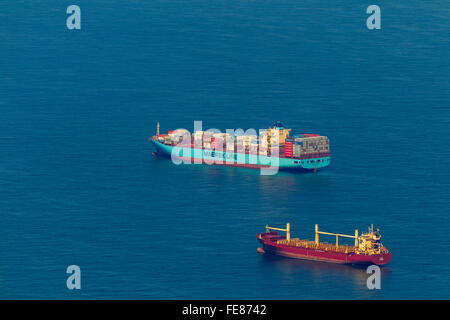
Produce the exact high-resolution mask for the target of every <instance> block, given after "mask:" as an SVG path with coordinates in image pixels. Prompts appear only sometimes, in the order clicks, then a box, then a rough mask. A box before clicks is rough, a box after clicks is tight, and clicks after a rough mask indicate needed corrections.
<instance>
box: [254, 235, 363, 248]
mask: <svg viewBox="0 0 450 320" xmlns="http://www.w3.org/2000/svg"><path fill="white" fill-rule="evenodd" d="M259 238H260V239H261V240H263V241H264V242H272V243H275V244H278V245H285V246H288V247H293V248H305V249H316V250H323V251H331V252H339V253H352V252H355V251H356V248H355V246H349V245H339V246H337V247H336V245H335V244H332V243H328V242H319V244H318V245H317V244H316V243H315V242H314V241H309V240H307V239H300V238H291V239H290V241H288V240H287V239H286V237H285V236H282V235H279V234H278V233H277V232H269V233H262V234H260V235H259Z"/></svg>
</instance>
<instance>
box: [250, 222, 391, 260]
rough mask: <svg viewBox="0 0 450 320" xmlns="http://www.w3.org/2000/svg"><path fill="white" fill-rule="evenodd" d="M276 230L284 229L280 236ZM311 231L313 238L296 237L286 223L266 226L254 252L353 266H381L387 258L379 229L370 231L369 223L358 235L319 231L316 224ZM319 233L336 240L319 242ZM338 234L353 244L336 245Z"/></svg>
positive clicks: (389, 258) (388, 254)
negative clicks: (293, 236)
mask: <svg viewBox="0 0 450 320" xmlns="http://www.w3.org/2000/svg"><path fill="white" fill-rule="evenodd" d="M272 230H276V231H272ZM277 231H284V232H286V234H285V235H280V234H278V232H277ZM315 233H316V234H315V241H308V240H300V239H299V238H291V235H290V224H289V223H288V224H287V225H286V229H281V228H273V227H269V226H267V225H266V232H264V233H261V234H258V235H256V237H257V238H258V240H259V242H261V244H262V246H263V247H262V248H258V252H260V253H269V254H274V255H278V256H283V257H289V258H296V259H304V260H314V261H323V262H332V263H341V264H355V265H372V264H376V265H383V264H386V263H388V262H389V261H390V260H391V253H390V252H389V251H388V250H387V249H386V248H385V247H384V246H383V245H382V243H381V241H380V239H381V235H380V232H379V230H376V231H373V225H372V226H371V227H370V228H369V231H368V232H367V233H362V234H361V235H358V230H355V235H345V234H338V233H330V232H323V231H319V226H318V225H317V224H316V227H315ZM320 234H325V235H331V236H335V237H336V243H335V244H329V243H327V242H319V235H320ZM339 237H346V238H354V239H355V244H354V246H349V245H340V244H339V239H338V238H339Z"/></svg>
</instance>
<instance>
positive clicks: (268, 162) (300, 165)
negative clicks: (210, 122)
mask: <svg viewBox="0 0 450 320" xmlns="http://www.w3.org/2000/svg"><path fill="white" fill-rule="evenodd" d="M181 131H183V130H182V129H181ZM184 131H185V132H184V133H183V132H181V133H183V134H180V130H175V131H168V132H167V133H166V134H160V132H159V123H158V125H157V132H156V135H154V136H152V137H150V138H149V141H151V142H152V143H153V145H154V146H155V148H156V152H154V153H153V154H154V155H161V156H165V157H171V158H172V159H173V157H174V155H175V157H176V158H178V159H180V160H182V161H183V162H184V163H207V164H216V165H226V166H237V167H246V168H264V167H268V168H269V167H271V166H273V165H274V162H276V166H277V168H278V169H281V170H300V171H316V170H317V169H319V168H323V167H326V166H328V165H329V164H330V162H331V157H330V141H329V139H328V137H326V136H321V135H318V134H306V133H303V134H293V135H291V134H290V131H291V129H287V128H285V127H284V126H283V124H282V123H281V122H279V121H277V122H275V123H274V125H273V126H272V127H270V128H268V129H265V130H260V132H259V136H257V135H247V134H232V135H231V134H228V133H213V132H210V131H196V132H194V133H193V134H190V133H189V132H187V130H184ZM174 148H177V149H176V150H174ZM274 160H276V161H274Z"/></svg>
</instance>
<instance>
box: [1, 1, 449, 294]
mask: <svg viewBox="0 0 450 320" xmlns="http://www.w3.org/2000/svg"><path fill="white" fill-rule="evenodd" d="M70 4H77V5H79V6H80V8H81V13H82V14H81V17H82V27H81V30H68V29H67V27H66V18H67V17H68V15H67V14H66V8H67V6H69V5H70ZM371 4H374V3H372V2H364V1H362V2H361V1H355V0H350V1H344V2H339V3H337V2H334V1H313V0H303V1H292V0H277V1H270V0H258V1H256V0H214V1H207V0H200V1H187V0H186V1H181V0H168V1H162V0H153V1H144V0H133V1H131V0H130V1H117V0H108V1H107V0H97V1H86V0H76V1H72V2H67V1H55V0H50V1H39V2H38V1H24V0H15V1H2V2H1V3H0V212H1V222H0V256H1V258H0V298H3V299H17V298H19V299H37V298H39V299H111V298H114V299H448V298H450V236H449V231H450V229H449V226H450V217H449V208H450V192H449V190H450V188H449V187H450V170H449V168H450V163H449V162H450V149H449V136H450V110H449V107H450V90H449V89H450V86H449V78H450V65H449V53H450V40H449V39H450V18H449V17H450V5H449V2H448V1H440V0H438V1H426V2H424V1H416V0H414V1H401V2H399V1H385V0H378V1H377V2H376V3H375V4H377V5H379V6H380V8H381V29H380V30H368V29H367V27H366V19H367V17H368V16H369V15H368V14H366V9H367V7H368V6H369V5H371ZM194 120H202V121H203V126H204V129H208V128H218V129H221V130H225V129H237V128H243V129H248V128H255V129H263V128H266V127H268V126H269V125H271V124H272V122H273V121H275V120H280V121H282V122H283V123H284V125H285V126H287V127H289V128H292V129H293V131H294V132H297V133H303V132H305V133H320V134H322V135H326V136H328V137H329V138H330V141H331V151H332V163H331V165H330V166H329V167H327V168H326V169H324V170H321V171H318V172H317V173H315V174H296V173H287V172H281V173H279V174H277V175H275V176H263V175H260V172H259V170H251V169H243V168H230V167H222V166H207V165H184V166H177V165H174V164H173V163H172V162H171V161H170V160H167V159H160V158H157V157H153V156H152V155H151V153H152V151H153V148H152V146H151V144H150V143H149V142H148V141H147V139H148V137H149V136H151V135H153V134H154V133H155V130H156V122H157V121H159V122H160V124H161V130H162V131H167V130H173V129H176V128H186V129H188V130H193V122H194ZM286 222H290V223H291V226H292V233H293V236H295V237H300V238H309V239H313V238H314V224H316V223H317V224H319V226H320V229H323V230H325V231H329V232H339V233H348V234H352V233H353V232H354V229H356V228H358V229H359V230H360V231H364V230H365V228H367V227H368V226H369V225H370V224H372V223H373V224H374V226H375V227H376V228H377V227H378V228H380V230H381V234H382V236H383V239H382V240H383V243H384V245H386V247H388V249H389V250H390V251H391V252H392V255H393V258H392V261H391V263H389V264H388V265H387V266H385V267H383V268H382V270H381V275H382V277H381V290H368V288H367V286H366V280H367V278H368V276H369V275H368V274H367V273H366V270H365V269H364V268H355V267H351V266H342V265H333V264H326V263H318V262H307V261H301V260H293V259H285V258H279V257H274V256H268V255H261V254H258V253H257V252H256V248H257V247H258V245H259V244H258V242H257V239H256V237H255V235H256V234H257V233H260V232H263V231H264V230H265V228H264V226H265V225H266V224H270V225H274V226H283V225H284V224H285V223H286ZM321 239H322V238H321ZM323 240H324V241H329V242H333V241H334V239H333V238H332V237H330V238H329V239H328V238H326V237H325V236H324V237H323ZM69 265H78V266H80V268H81V286H82V288H81V290H68V289H67V287H66V279H67V277H68V276H69V275H68V274H67V273H66V268H67V267H68V266H69Z"/></svg>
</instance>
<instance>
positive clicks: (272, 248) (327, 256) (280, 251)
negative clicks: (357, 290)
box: [257, 234, 391, 265]
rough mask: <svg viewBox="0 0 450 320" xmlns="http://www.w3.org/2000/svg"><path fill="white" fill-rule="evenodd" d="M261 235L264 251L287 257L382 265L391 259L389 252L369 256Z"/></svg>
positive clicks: (258, 236) (259, 237)
mask: <svg viewBox="0 0 450 320" xmlns="http://www.w3.org/2000/svg"><path fill="white" fill-rule="evenodd" d="M263 235H264V234H259V235H257V238H258V240H259V241H260V242H261V244H262V245H263V250H264V252H265V253H269V254H273V255H277V256H283V257H287V258H294V259H302V260H312V261H322V262H329V263H339V264H356V265H372V264H376V265H383V264H386V263H388V262H389V261H390V260H391V253H390V252H388V253H382V254H376V255H370V256H369V255H363V254H356V253H342V252H333V251H324V250H318V249H316V248H305V247H293V246H288V245H283V244H278V243H276V242H273V241H269V240H267V239H264V236H263Z"/></svg>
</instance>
